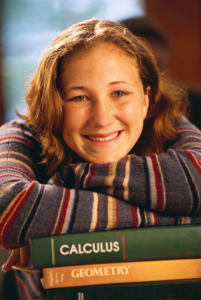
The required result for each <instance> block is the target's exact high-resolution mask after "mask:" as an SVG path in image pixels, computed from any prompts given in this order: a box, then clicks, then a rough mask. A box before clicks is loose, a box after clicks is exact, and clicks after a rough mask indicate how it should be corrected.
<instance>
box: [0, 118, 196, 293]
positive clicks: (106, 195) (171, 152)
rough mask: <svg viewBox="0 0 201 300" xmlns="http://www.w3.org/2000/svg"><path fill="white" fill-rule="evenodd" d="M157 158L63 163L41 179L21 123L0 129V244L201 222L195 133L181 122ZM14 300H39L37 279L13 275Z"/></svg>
mask: <svg viewBox="0 0 201 300" xmlns="http://www.w3.org/2000/svg"><path fill="white" fill-rule="evenodd" d="M179 131H180V133H181V138H180V139H179V140H178V141H176V142H175V143H173V144H170V146H169V147H168V149H166V151H165V153H162V154H158V155H156V154H152V155H150V156H148V157H137V156H136V155H128V156H127V157H126V158H124V159H122V160H120V161H119V162H114V163H110V164H94V163H82V164H69V165H66V166H64V167H63V168H62V170H60V172H58V173H57V174H56V183H55V182H53V180H52V179H50V180H49V178H47V176H46V172H45V166H44V165H43V164H41V161H42V157H41V156H40V153H41V145H40V141H39V140H38V138H37V137H36V136H34V135H33V133H31V131H30V128H29V126H28V124H26V123H24V122H17V121H16V122H10V123H8V124H5V125H4V126H2V127H1V128H0V161H1V164H0V187H1V188H0V244H1V245H2V246H3V247H5V248H7V249H12V248H16V247H20V246H22V245H24V244H27V243H28V242H29V239H31V238H33V237H40V236H47V235H53V234H63V233H73V232H88V231H101V230H112V229H119V228H132V227H142V226H166V225H177V224H198V223H201V206H200V195H201V180H200V179H201V178H200V177H201V132H200V131H199V130H198V129H197V128H196V127H194V126H193V125H192V124H191V123H189V122H188V121H187V120H183V121H182V122H181V124H180V127H179ZM17 281H18V285H19V289H20V290H21V298H20V299H46V295H45V291H44V290H43V289H42V287H41V284H40V281H39V278H38V275H26V274H22V273H20V272H18V277H17Z"/></svg>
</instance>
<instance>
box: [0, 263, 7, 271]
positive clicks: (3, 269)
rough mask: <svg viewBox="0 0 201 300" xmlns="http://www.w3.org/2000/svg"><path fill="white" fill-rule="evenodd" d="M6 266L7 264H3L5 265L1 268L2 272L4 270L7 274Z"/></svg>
mask: <svg viewBox="0 0 201 300" xmlns="http://www.w3.org/2000/svg"><path fill="white" fill-rule="evenodd" d="M5 266H6V264H3V265H2V266H1V270H2V271H3V272H6V270H5V269H4V268H5Z"/></svg>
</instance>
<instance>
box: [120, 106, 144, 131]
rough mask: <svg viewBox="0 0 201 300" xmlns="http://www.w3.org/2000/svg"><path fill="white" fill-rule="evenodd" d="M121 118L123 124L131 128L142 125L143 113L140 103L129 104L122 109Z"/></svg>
mask: <svg viewBox="0 0 201 300" xmlns="http://www.w3.org/2000/svg"><path fill="white" fill-rule="evenodd" d="M121 116H122V119H123V120H124V122H125V123H126V124H127V125H128V126H130V127H131V128H132V127H135V126H137V125H139V126H141V124H143V119H144V113H143V107H142V105H141V103H138V102H134V101H133V102H131V103H130V104H129V105H126V106H124V107H122V109H121Z"/></svg>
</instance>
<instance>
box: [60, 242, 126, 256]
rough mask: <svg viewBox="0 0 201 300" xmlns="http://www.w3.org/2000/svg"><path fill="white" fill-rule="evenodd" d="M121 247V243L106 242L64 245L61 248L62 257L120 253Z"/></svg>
mask: <svg viewBox="0 0 201 300" xmlns="http://www.w3.org/2000/svg"><path fill="white" fill-rule="evenodd" d="M119 250H120V246H119V242H117V241H115V242H105V243H92V244H91V243H85V244H84V245H82V244H78V245H75V244H72V245H70V246H69V245H66V244H64V245H62V246H61V247H60V253H61V255H75V254H78V255H79V254H90V253H110V252H119Z"/></svg>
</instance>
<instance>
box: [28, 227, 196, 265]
mask: <svg viewBox="0 0 201 300" xmlns="http://www.w3.org/2000/svg"><path fill="white" fill-rule="evenodd" d="M31 255H32V265H33V267H34V268H44V267H52V266H71V265H83V264H97V263H112V262H124V261H140V260H142V261H144V260H165V259H182V258H200V257H201V226H200V225H195V226H173V227H158V228H140V229H127V230H115V231H102V232H91V233H76V234H63V235H57V236H50V237H42V238H34V239H32V240H31Z"/></svg>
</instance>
